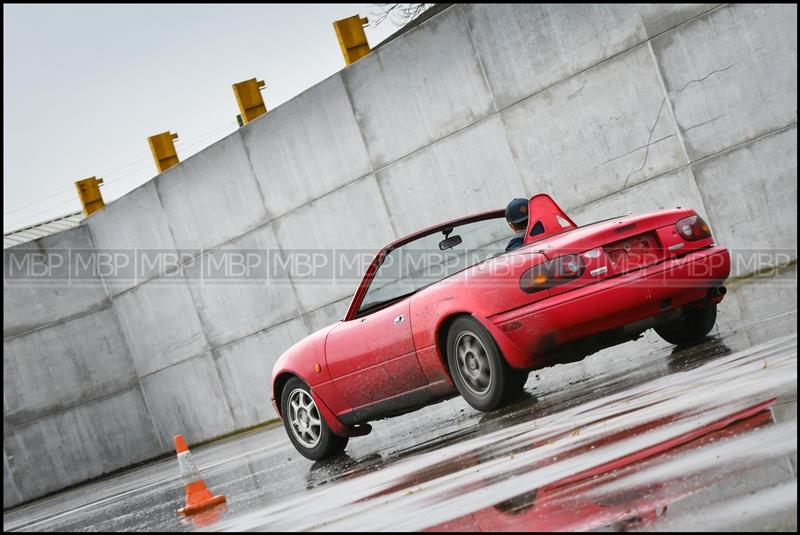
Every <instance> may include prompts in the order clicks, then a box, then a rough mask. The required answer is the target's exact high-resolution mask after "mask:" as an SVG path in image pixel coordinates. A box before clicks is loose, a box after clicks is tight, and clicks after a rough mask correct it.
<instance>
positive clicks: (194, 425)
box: [141, 353, 234, 444]
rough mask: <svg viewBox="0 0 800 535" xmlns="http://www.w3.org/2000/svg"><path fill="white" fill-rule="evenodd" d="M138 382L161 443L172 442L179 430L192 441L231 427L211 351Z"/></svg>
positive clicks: (203, 438) (206, 437)
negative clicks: (140, 383) (140, 384)
mask: <svg viewBox="0 0 800 535" xmlns="http://www.w3.org/2000/svg"><path fill="white" fill-rule="evenodd" d="M141 382H142V392H143V393H144V396H145V398H146V399H147V405H148V407H149V408H150V410H151V411H152V415H153V422H154V424H155V428H156V430H157V433H158V434H159V437H160V438H161V441H162V442H163V443H165V444H171V443H172V437H174V436H175V435H177V434H178V433H180V434H182V435H184V436H185V437H186V441H187V442H188V443H190V444H191V443H192V442H200V441H203V440H208V439H210V438H214V437H216V436H219V435H222V434H224V433H227V432H229V431H232V430H233V429H234V426H233V417H232V416H231V411H230V408H229V407H228V401H227V400H226V393H225V391H224V390H223V388H222V383H221V382H220V378H219V374H218V373H217V369H216V367H215V366H214V359H213V358H212V355H211V353H205V354H203V355H200V356H199V357H194V358H192V359H189V360H187V361H183V362H181V363H179V364H176V365H174V366H170V367H169V368H166V369H163V370H160V371H158V372H156V373H154V374H152V375H148V376H146V377H143V378H142V380H141Z"/></svg>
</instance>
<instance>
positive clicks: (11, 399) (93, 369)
mask: <svg viewBox="0 0 800 535" xmlns="http://www.w3.org/2000/svg"><path fill="white" fill-rule="evenodd" d="M136 381H137V379H136V372H135V370H134V368H133V363H132V361H131V356H130V355H129V354H128V349H127V347H126V345H125V341H124V339H123V337H122V333H121V332H120V331H119V328H118V327H117V324H116V321H115V319H114V316H113V314H112V312H111V307H106V308H104V309H102V310H100V311H98V312H93V313H91V314H88V315H86V316H81V317H78V318H75V319H72V320H68V321H65V322H63V323H59V324H56V325H53V326H51V327H45V328H44V329H39V330H37V331H33V332H31V333H29V334H25V335H22V336H18V337H15V338H10V339H6V340H4V341H3V399H4V421H5V423H6V424H8V425H17V424H20V423H22V422H25V421H28V420H32V419H35V418H37V417H40V416H43V415H46V414H50V413H53V412H55V411H60V410H65V409H67V408H69V407H71V406H73V405H77V404H80V403H86V402H87V401H90V400H93V399H97V398H99V397H102V396H106V395H108V394H111V393H113V392H117V391H119V390H123V389H126V388H129V387H130V386H132V385H134V384H136Z"/></svg>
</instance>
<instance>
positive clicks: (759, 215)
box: [693, 127, 797, 275]
mask: <svg viewBox="0 0 800 535" xmlns="http://www.w3.org/2000/svg"><path fill="white" fill-rule="evenodd" d="M693 167H694V172H695V175H696V176H697V184H698V187H699V189H700V193H701V194H702V195H703V198H704V199H705V203H706V206H708V212H709V224H710V225H711V228H712V230H713V231H714V236H715V237H716V239H717V241H718V242H719V243H720V244H722V245H725V246H726V247H729V248H730V249H731V250H732V251H736V252H737V254H740V255H748V256H750V257H751V258H753V260H755V259H756V257H753V256H752V254H754V253H757V252H758V253H762V254H766V256H763V257H761V258H763V261H760V262H759V263H760V264H762V265H761V267H766V266H767V265H770V264H774V263H784V262H786V261H788V260H796V259H797V127H794V128H790V129H788V130H784V131H782V132H779V133H776V134H772V135H770V136H767V137H763V138H760V139H758V140H756V141H753V142H751V143H748V144H746V145H742V146H740V147H737V148H735V149H733V150H731V151H727V152H724V153H722V154H719V155H717V156H714V157H713V158H708V159H706V160H703V161H701V162H698V163H695V164H693ZM775 253H780V254H781V256H780V257H777V256H775V257H774V259H773V260H771V261H770V257H772V256H773V255H774V254H775ZM752 269H753V265H751V264H743V265H741V266H740V267H739V271H740V272H739V273H738V274H739V275H745V274H746V272H747V271H750V270H752Z"/></svg>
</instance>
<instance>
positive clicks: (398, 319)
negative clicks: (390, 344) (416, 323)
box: [394, 314, 406, 325]
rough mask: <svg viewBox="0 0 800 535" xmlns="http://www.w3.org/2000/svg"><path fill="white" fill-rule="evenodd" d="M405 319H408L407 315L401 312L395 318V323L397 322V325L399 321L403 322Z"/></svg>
mask: <svg viewBox="0 0 800 535" xmlns="http://www.w3.org/2000/svg"><path fill="white" fill-rule="evenodd" d="M405 319H406V317H405V316H403V315H402V314H400V315H399V316H397V317H396V318H395V319H394V324H395V325H397V324H398V323H403V321H404V320H405Z"/></svg>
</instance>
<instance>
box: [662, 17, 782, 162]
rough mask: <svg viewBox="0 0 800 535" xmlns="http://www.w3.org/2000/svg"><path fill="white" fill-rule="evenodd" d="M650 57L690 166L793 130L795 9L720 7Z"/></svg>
mask: <svg viewBox="0 0 800 535" xmlns="http://www.w3.org/2000/svg"><path fill="white" fill-rule="evenodd" d="M712 43H713V45H711V44H712ZM709 45H711V46H709ZM653 50H654V52H655V55H656V58H657V59H658V64H659V66H660V68H661V71H662V73H663V75H664V83H665V85H666V87H667V90H668V91H669V96H670V100H671V101H672V106H673V107H674V109H675V118H676V120H677V122H678V125H679V126H680V129H681V131H682V132H683V136H684V140H685V143H686V150H687V151H688V153H689V156H690V157H691V159H692V160H697V159H699V158H703V157H705V156H708V155H710V154H714V153H716V152H719V151H721V150H723V149H726V148H728V147H732V146H734V145H737V144H739V143H743V142H746V141H748V140H750V139H753V138H755V137H758V136H760V135H763V134H765V133H768V132H771V131H773V130H776V129H778V128H781V127H784V126H786V125H789V124H791V123H796V122H797V6H791V5H788V4H787V5H774V4H770V5H768V4H763V5H758V4H746V5H745V4H732V5H728V6H725V7H723V8H720V9H718V10H716V11H714V12H712V13H710V14H708V15H706V16H704V17H700V18H698V19H697V20H694V21H692V22H691V23H689V24H686V25H684V26H681V27H680V28H678V29H676V30H674V31H671V32H668V33H666V34H664V35H663V36H660V37H658V38H657V39H654V40H653ZM698 51H702V53H698Z"/></svg>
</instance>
